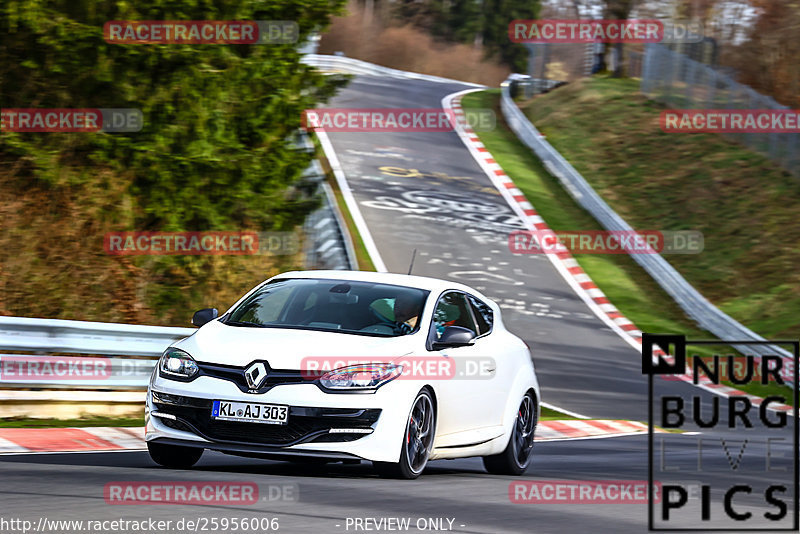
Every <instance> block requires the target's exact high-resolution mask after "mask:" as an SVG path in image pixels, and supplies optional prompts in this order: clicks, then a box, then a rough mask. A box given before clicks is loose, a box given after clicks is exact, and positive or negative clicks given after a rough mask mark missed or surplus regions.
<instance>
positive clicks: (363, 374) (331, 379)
mask: <svg viewBox="0 0 800 534" xmlns="http://www.w3.org/2000/svg"><path fill="white" fill-rule="evenodd" d="M402 373H403V366H402V365H395V364H393V363H367V364H359V365H349V366H347V367H342V368H340V369H334V370H333V371H328V372H327V373H325V374H324V375H322V376H321V377H320V378H319V383H320V385H321V386H322V387H324V388H327V389H341V390H354V389H355V390H358V389H376V388H378V387H380V386H382V385H384V384H385V383H387V382H389V381H391V380H394V379H395V378H397V377H398V376H400V375H401V374H402Z"/></svg>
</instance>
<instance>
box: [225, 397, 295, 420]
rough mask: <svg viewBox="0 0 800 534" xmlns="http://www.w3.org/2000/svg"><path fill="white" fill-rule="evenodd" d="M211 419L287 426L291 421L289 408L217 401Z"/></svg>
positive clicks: (275, 405) (276, 405) (277, 405)
mask: <svg viewBox="0 0 800 534" xmlns="http://www.w3.org/2000/svg"><path fill="white" fill-rule="evenodd" d="M211 417H212V418H213V419H217V420H219V421H238V422H240V423H266V424H268V425H285V424H286V423H287V422H288V421H289V407H288V406H281V405H279V404H256V403H252V402H229V401H218V400H215V401H214V404H213V405H212V406H211Z"/></svg>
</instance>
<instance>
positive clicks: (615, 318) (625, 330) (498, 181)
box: [442, 89, 792, 412]
mask: <svg viewBox="0 0 800 534" xmlns="http://www.w3.org/2000/svg"><path fill="white" fill-rule="evenodd" d="M474 91H479V89H467V90H465V91H460V92H458V93H453V94H451V95H448V96H446V97H445V98H443V99H442V107H443V108H445V109H452V110H453V113H454V114H455V116H456V118H458V119H459V121H458V124H457V126H456V133H457V134H458V136H459V137H460V138H461V140H462V141H463V142H464V144H465V145H466V147H467V149H468V150H469V151H470V153H471V154H472V156H473V157H474V158H475V161H477V162H478V165H480V166H481V168H482V169H483V170H484V172H485V173H486V175H487V176H488V177H489V179H490V180H491V181H492V183H493V184H494V186H495V187H496V188H497V189H498V191H500V195H501V196H502V197H503V198H504V199H505V200H506V202H508V204H509V206H510V207H511V209H513V210H514V212H515V213H516V214H517V215H518V216H519V217H520V218H521V219H522V221H523V223H524V224H525V225H526V226H527V227H528V229H529V230H549V229H550V227H549V226H548V225H547V223H546V222H545V221H544V219H542V217H541V216H540V215H539V214H538V213H536V209H535V208H534V207H533V205H532V204H531V203H530V201H528V199H527V198H525V195H524V194H523V193H522V191H520V190H519V188H517V186H516V185H515V184H514V182H513V181H512V180H511V178H509V177H508V175H507V174H506V173H505V171H503V168H502V167H501V166H500V165H498V163H497V162H496V161H495V160H494V157H493V156H492V155H491V154H490V153H489V150H488V149H487V148H486V147H485V146H484V145H483V143H482V142H481V140H480V138H479V137H478V135H477V134H476V133H475V132H474V131H473V130H472V128H470V126H469V125H468V124H467V122H466V120H465V116H464V111H463V110H462V108H461V97H462V96H464V95H465V94H468V93H472V92H474ZM545 256H547V257H548V258H549V259H550V261H551V263H552V264H553V266H554V267H555V268H556V270H558V272H559V273H560V274H561V275H562V276H563V277H564V279H565V280H566V281H567V283H568V284H569V285H570V286H571V287H572V288H573V290H574V291H575V293H576V294H577V295H578V296H579V297H580V298H581V299H582V300H583V301H584V302H585V303H586V304H587V306H589V308H590V309H591V310H592V311H593V312H594V313H595V315H597V317H599V318H600V320H602V321H603V322H604V323H605V324H606V325H607V326H608V327H609V328H611V330H613V331H614V332H616V333H617V334H618V335H619V336H620V337H621V338H622V339H623V340H625V341H626V342H627V343H628V344H629V345H631V346H632V347H633V348H635V349H636V350H637V351H639V353H641V351H642V331H641V330H639V328H637V327H636V325H635V324H633V323H632V322H631V321H630V320H629V319H628V318H627V317H625V316H624V315H622V313H620V311H619V310H618V309H617V308H616V306H614V305H613V304H611V302H610V301H609V300H608V297H606V295H605V293H603V291H602V290H600V288H598V287H597V285H596V284H595V283H594V282H593V281H592V279H591V278H590V277H589V275H588V274H586V272H585V271H584V270H583V269H582V268H581V266H580V265H579V264H578V262H577V261H576V260H575V258H573V257H572V254H570V253H569V252H559V253H555V254H545ZM653 357H654V358H661V359H663V360H665V361H670V360H671V359H672V357H671V356H669V355H668V354H666V353H665V352H664V351H662V350H659V349H656V350H654V351H653ZM668 379H673V380H682V381H684V382H689V383H692V384H693V383H694V382H693V380H692V376H691V369H690V368H689V367H688V366H687V372H686V374H683V375H670V376H669V378H668ZM698 382H699V383H698V384H696V386H697V387H699V388H702V389H705V390H707V391H710V392H712V393H715V394H717V395H720V396H723V397H729V396H736V397H748V398H749V399H750V401H751V402H752V403H753V404H754V405H756V406H757V405H760V404H761V402H763V399H761V398H760V397H756V396H753V395H749V394H747V393H744V392H743V391H741V390H738V389H735V388H732V387H729V386H725V385H722V384H714V383H712V382H711V381H710V380H708V379H707V378H706V377H701V379H700V380H699V381H698ZM770 409H773V410H777V411H784V412H791V411H792V407H791V406H786V405H784V404H775V403H772V404H770Z"/></svg>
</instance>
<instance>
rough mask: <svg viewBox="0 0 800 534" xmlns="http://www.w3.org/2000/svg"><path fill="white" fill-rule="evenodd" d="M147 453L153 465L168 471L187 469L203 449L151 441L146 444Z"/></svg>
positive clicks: (201, 453) (195, 461)
mask: <svg viewBox="0 0 800 534" xmlns="http://www.w3.org/2000/svg"><path fill="white" fill-rule="evenodd" d="M147 451H148V452H149V453H150V458H152V459H153V461H154V462H155V463H157V464H158V465H162V466H164V467H169V468H170V469H189V468H190V467H192V466H193V465H194V464H196V463H197V461H198V460H199V459H200V457H201V456H202V455H203V449H201V448H198V447H181V446H180V445H166V444H164V443H155V442H153V441H148V442H147Z"/></svg>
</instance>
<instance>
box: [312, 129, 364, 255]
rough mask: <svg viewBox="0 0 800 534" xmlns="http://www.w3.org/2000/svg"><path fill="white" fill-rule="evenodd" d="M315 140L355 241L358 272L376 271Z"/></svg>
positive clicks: (326, 159)
mask: <svg viewBox="0 0 800 534" xmlns="http://www.w3.org/2000/svg"><path fill="white" fill-rule="evenodd" d="M313 139H314V145H315V146H316V148H317V159H318V160H319V162H320V164H321V165H322V170H323V171H325V179H326V180H327V181H328V184H329V185H330V186H331V188H332V189H333V195H334V196H335V197H336V204H337V205H338V206H339V212H340V213H341V214H342V218H343V219H344V223H345V225H346V226H347V231H348V232H349V233H350V239H351V240H352V241H353V249H354V251H355V254H356V261H357V262H358V270H359V271H375V265H374V264H373V263H372V259H371V258H370V257H369V252H367V247H366V246H364V240H363V239H362V238H361V234H360V233H359V231H358V227H357V226H356V224H355V222H354V221H353V217H352V215H350V210H349V209H348V207H347V202H345V200H344V195H342V191H341V189H339V184H338V182H337V181H336V177H335V176H334V175H333V171H332V170H331V165H330V163H329V162H328V158H327V157H326V156H325V151H324V150H322V147H321V146H320V144H319V140H318V139H317V138H316V136H315V137H314V138H313Z"/></svg>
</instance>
